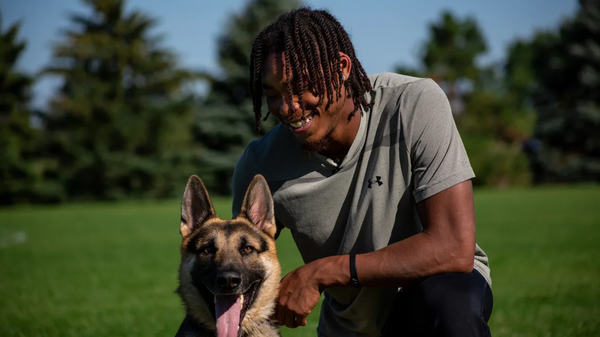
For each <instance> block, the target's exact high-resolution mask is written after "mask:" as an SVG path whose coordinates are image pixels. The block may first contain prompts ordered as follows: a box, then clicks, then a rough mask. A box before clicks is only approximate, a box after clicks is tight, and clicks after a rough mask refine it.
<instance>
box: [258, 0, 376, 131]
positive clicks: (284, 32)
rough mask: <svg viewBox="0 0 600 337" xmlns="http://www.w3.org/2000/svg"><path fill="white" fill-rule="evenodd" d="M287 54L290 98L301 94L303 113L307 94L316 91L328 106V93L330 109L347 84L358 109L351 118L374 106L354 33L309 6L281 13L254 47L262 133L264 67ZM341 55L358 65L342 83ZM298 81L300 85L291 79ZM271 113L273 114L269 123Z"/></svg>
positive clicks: (259, 118) (287, 83)
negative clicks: (267, 59)
mask: <svg viewBox="0 0 600 337" xmlns="http://www.w3.org/2000/svg"><path fill="white" fill-rule="evenodd" d="M281 52H283V56H284V58H285V73H286V76H287V81H286V86H287V92H288V93H289V97H288V99H289V100H290V102H291V101H292V95H297V96H298V98H299V102H298V103H299V105H300V107H301V108H302V113H303V114H304V111H305V103H304V102H303V101H302V93H304V92H305V91H306V90H309V89H310V90H313V91H314V92H315V93H316V94H317V95H318V96H319V103H318V106H321V105H322V104H323V100H324V98H325V95H327V99H328V103H327V106H326V107H325V109H328V108H329V104H331V102H332V101H333V95H334V93H337V96H338V98H339V97H341V95H342V92H341V84H342V83H343V85H344V87H345V88H346V92H347V93H348V98H350V97H352V100H353V102H354V106H355V107H356V109H355V110H354V111H353V112H352V114H351V116H354V114H355V113H356V111H358V109H359V107H360V106H363V107H365V108H371V107H372V106H373V103H370V104H369V103H367V101H366V98H365V93H366V92H369V91H370V90H371V82H370V81H369V79H368V78H367V74H366V73H365V71H364V69H363V67H362V66H361V64H360V62H359V61H358V59H357V58H356V54H355V52H354V47H353V46H352V42H351V41H350V37H349V36H348V33H346V31H345V30H344V28H343V27H342V25H341V24H340V23H339V22H338V21H337V20H336V19H335V18H334V17H333V16H332V15H331V14H329V13H328V12H326V11H323V10H312V9H310V8H307V7H303V8H299V9H296V10H294V11H291V12H289V13H286V14H283V15H281V16H280V17H279V18H277V19H276V20H275V21H274V22H273V23H271V24H270V25H269V26H267V27H265V28H264V29H263V30H262V31H261V32H260V33H259V34H258V36H257V37H256V39H255V40H254V44H253V45H252V53H251V54H250V93H251V95H252V102H253V107H254V117H255V123H256V124H255V126H256V130H257V131H259V130H260V120H261V117H262V113H261V106H262V94H263V92H262V83H261V80H262V76H261V75H262V73H261V72H262V64H263V61H264V58H265V57H267V56H268V55H270V54H272V53H281ZM339 52H342V53H344V54H346V55H348V57H350V59H351V61H352V68H353V69H352V71H351V72H350V75H349V78H348V79H346V80H345V81H344V82H342V81H341V77H342V72H341V70H340V54H339ZM292 78H293V79H294V82H295V83H294V84H295V85H294V84H293V83H292V81H291V80H290V79H292ZM371 102H372V100H371ZM268 115H269V114H268V113H267V115H266V116H265V119H266V118H267V117H268Z"/></svg>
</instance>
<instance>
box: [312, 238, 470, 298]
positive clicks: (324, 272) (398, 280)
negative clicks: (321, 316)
mask: <svg viewBox="0 0 600 337" xmlns="http://www.w3.org/2000/svg"><path fill="white" fill-rule="evenodd" d="M465 239H467V240H468V238H465ZM469 246H471V245H470V244H463V245H461V244H458V243H457V245H456V247H452V246H449V245H444V244H439V243H436V240H435V238H432V237H431V235H430V234H429V233H426V232H422V233H419V234H417V235H414V236H411V237H409V238H407V239H405V240H402V241H400V242H396V243H394V244H391V245H389V246H387V247H385V248H382V249H380V250H377V251H375V252H371V253H366V254H358V255H356V270H357V274H358V280H359V282H360V285H361V286H363V287H402V286H406V285H409V284H412V283H414V282H416V281H417V280H420V279H423V278H426V277H428V276H431V275H435V274H441V273H460V272H470V271H471V270H472V269H473V261H474V260H473V255H474V243H473V249H469V248H466V249H465V248H461V247H469ZM312 264H315V267H317V266H316V265H318V267H317V268H316V270H317V271H318V272H317V273H316V275H315V276H316V277H317V279H318V280H319V284H321V288H322V289H321V290H323V289H326V288H330V287H352V286H353V284H352V282H351V281H350V268H349V265H350V262H349V255H339V256H330V257H326V258H323V259H320V260H317V261H314V262H312Z"/></svg>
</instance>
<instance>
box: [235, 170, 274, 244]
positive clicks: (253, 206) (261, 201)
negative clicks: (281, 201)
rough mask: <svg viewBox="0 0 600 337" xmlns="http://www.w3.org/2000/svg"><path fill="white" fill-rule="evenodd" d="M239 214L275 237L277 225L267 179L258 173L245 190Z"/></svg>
mask: <svg viewBox="0 0 600 337" xmlns="http://www.w3.org/2000/svg"><path fill="white" fill-rule="evenodd" d="M240 215H241V216H243V217H245V218H246V219H248V220H250V222H252V223H253V224H254V225H256V226H257V227H258V228H260V229H261V230H262V231H263V232H265V233H267V234H269V235H270V236H272V237H275V233H276V232H277V226H276V225H275V211H274V210H273V198H272V197H271V191H270V190H269V185H267V181H266V180H265V178H263V176H261V175H260V174H258V175H256V176H254V179H253V180H252V182H251V183H250V186H249V187H248V190H247V191H246V196H245V197H244V202H243V203H242V210H241V212H240Z"/></svg>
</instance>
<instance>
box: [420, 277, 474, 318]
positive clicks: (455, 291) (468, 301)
mask: <svg viewBox="0 0 600 337" xmlns="http://www.w3.org/2000/svg"><path fill="white" fill-rule="evenodd" d="M440 276H442V275H440ZM446 279H447V278H445V277H442V278H440V279H439V280H435V282H427V280H426V281H424V282H422V284H420V285H419V289H418V291H419V293H420V294H419V296H420V297H421V299H422V305H423V310H424V311H425V312H426V313H427V316H430V317H431V318H433V319H434V320H435V321H437V322H440V323H441V322H444V321H446V322H461V321H463V322H473V321H474V320H477V319H481V317H482V316H483V307H482V295H483V291H482V289H481V288H480V287H474V286H472V284H471V283H470V282H468V281H467V280H464V282H462V281H461V280H450V281H448V280H446Z"/></svg>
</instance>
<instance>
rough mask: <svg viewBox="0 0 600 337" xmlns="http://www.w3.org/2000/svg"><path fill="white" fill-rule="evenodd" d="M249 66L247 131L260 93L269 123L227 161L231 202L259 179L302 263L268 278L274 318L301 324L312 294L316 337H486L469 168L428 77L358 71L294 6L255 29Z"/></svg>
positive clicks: (316, 16) (321, 25)
mask: <svg viewBox="0 0 600 337" xmlns="http://www.w3.org/2000/svg"><path fill="white" fill-rule="evenodd" d="M250 74H251V83H250V86H251V92H252V97H253V102H254V112H255V117H256V125H257V127H258V126H259V124H260V119H261V118H262V113H261V111H262V99H263V95H264V97H266V102H267V106H268V113H270V114H272V115H274V116H275V117H277V118H278V119H279V120H280V122H281V123H280V124H279V125H278V126H276V127H275V128H274V129H273V130H271V131H270V132H269V133H267V134H266V135H265V136H264V137H262V138H261V139H259V140H257V141H254V142H252V143H251V144H249V145H248V147H247V148H246V151H245V152H244V154H243V155H242V157H241V158H240V160H239V162H238V164H237V166H236V170H235V174H234V182H233V185H234V186H233V193H234V202H233V209H234V212H237V210H239V209H240V205H241V202H242V198H243V196H244V191H245V189H246V188H247V186H248V184H249V182H250V181H251V179H252V177H253V176H254V175H255V174H262V175H263V176H264V177H265V178H266V180H267V182H268V183H269V187H270V189H271V192H272V194H273V198H274V202H275V216H276V219H277V222H278V227H287V228H289V229H290V230H291V233H292V235H293V237H294V240H295V242H296V245H297V246H298V249H299V250H300V253H301V254H302V257H303V259H304V261H305V263H306V264H305V265H304V266H302V267H300V268H298V269H296V270H294V271H293V272H291V273H290V274H288V275H287V276H285V277H284V279H283V280H282V282H281V290H280V294H279V298H278V306H277V313H276V317H277V320H278V322H279V324H280V325H286V326H288V327H290V328H295V327H297V326H302V325H305V324H306V316H307V315H308V314H309V313H310V312H311V310H312V309H313V307H314V306H315V305H316V304H317V302H318V300H319V297H320V294H321V292H323V291H324V295H325V298H324V301H323V305H322V309H321V316H320V321H319V327H318V330H317V331H318V335H319V336H380V335H385V336H398V335H402V336H489V335H490V332H489V328H488V325H487V321H488V319H489V317H490V314H491V310H492V294H491V290H490V283H491V280H490V276H489V268H488V260H487V256H486V255H485V253H484V252H483V251H482V250H481V249H480V248H479V247H478V246H477V245H476V243H475V215H474V206H473V193H472V187H471V182H470V179H471V178H473V177H474V174H473V171H472V169H471V167H470V164H469V161H468V158H467V155H466V153H465V150H464V147H463V144H462V142H461V140H460V136H459V134H458V132H457V130H456V127H455V124H454V121H453V119H452V114H451V111H450V106H449V104H448V100H447V98H446V96H445V95H444V93H443V91H442V90H441V89H440V88H439V86H438V85H437V84H436V83H435V82H433V81H431V80H428V79H419V78H413V77H407V76H402V75H396V74H379V75H374V76H370V77H368V76H367V75H366V73H365V71H364V70H363V68H362V66H361V65H360V62H359V61H358V59H357V58H356V56H355V52H354V48H353V46H352V43H351V42H350V39H349V37H348V34H347V33H346V32H345V30H344V29H343V27H342V26H341V25H340V24H339V22H338V21H337V20H336V19H335V18H334V17H333V16H331V15H330V14H329V13H327V12H325V11H318V10H311V9H308V8H301V9H298V10H295V11H292V12H290V13H287V14H284V15H282V16H280V17H279V18H278V19H277V20H276V21H275V22H273V23H272V24H271V25H270V26H268V27H266V28H265V29H264V30H263V31H262V32H261V33H260V34H259V35H258V36H257V37H256V40H255V42H254V45H253V47H252V54H251V64H250Z"/></svg>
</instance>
